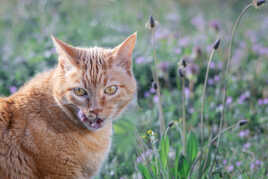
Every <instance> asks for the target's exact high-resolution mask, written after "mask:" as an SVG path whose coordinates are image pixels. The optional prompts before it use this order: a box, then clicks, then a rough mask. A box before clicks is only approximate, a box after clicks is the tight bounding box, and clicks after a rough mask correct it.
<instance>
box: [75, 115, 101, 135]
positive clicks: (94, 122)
mask: <svg viewBox="0 0 268 179" xmlns="http://www.w3.org/2000/svg"><path fill="white" fill-rule="evenodd" d="M78 119H79V120H80V122H81V123H82V124H83V125H84V126H85V127H86V128H87V129H88V130H90V131H96V130H98V129H101V128H102V127H103V126H104V124H105V120H104V119H101V118H98V117H97V118H95V119H89V118H87V117H86V115H85V114H84V113H83V112H82V111H81V110H79V112H78Z"/></svg>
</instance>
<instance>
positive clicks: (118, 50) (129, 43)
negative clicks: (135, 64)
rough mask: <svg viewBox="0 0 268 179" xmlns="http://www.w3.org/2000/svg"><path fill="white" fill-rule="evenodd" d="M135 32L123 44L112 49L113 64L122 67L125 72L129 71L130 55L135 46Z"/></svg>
mask: <svg viewBox="0 0 268 179" xmlns="http://www.w3.org/2000/svg"><path fill="white" fill-rule="evenodd" d="M136 39H137V32H135V33H134V34H132V35H130V36H129V37H128V38H127V39H126V40H125V41H124V42H122V43H121V44H120V45H118V46H117V47H115V48H114V49H113V54H114V55H113V63H114V64H116V65H118V66H121V67H123V68H124V69H126V70H127V71H129V70H131V65H132V53H133V49H134V47H135V44H136Z"/></svg>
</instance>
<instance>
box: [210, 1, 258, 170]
mask: <svg viewBox="0 0 268 179" xmlns="http://www.w3.org/2000/svg"><path fill="white" fill-rule="evenodd" d="M253 5H254V4H253V3H249V4H248V5H247V6H246V7H245V8H244V9H243V10H242V12H241V13H240V15H239V16H238V18H237V19H236V21H235V23H234V25H233V28H232V34H231V41H230V45H229V48H228V57H227V62H226V68H225V73H224V75H223V79H224V88H223V101H222V103H223V108H222V113H221V119H220V124H219V130H218V137H217V144H216V153H215V155H214V158H213V162H212V165H211V168H210V173H211V172H212V168H214V165H215V163H216V156H217V155H218V154H219V146H220V141H221V138H222V134H223V132H222V130H223V124H224V121H225V108H226V98H227V95H226V94H227V79H226V78H227V75H228V73H229V71H230V64H231V58H232V47H233V40H234V35H235V32H236V30H237V28H238V26H239V24H240V21H241V19H242V17H243V16H244V15H245V14H246V12H247V11H248V9H249V8H250V7H252V6H253Z"/></svg>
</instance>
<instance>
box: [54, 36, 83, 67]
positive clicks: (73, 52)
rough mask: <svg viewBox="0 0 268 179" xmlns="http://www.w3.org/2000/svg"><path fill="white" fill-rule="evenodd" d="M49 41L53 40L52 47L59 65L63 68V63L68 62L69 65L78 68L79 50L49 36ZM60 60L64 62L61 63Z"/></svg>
mask: <svg viewBox="0 0 268 179" xmlns="http://www.w3.org/2000/svg"><path fill="white" fill-rule="evenodd" d="M51 39H52V40H53V43H54V46H55V47H56V51H57V53H58V55H59V57H60V58H59V60H60V61H59V63H62V64H61V66H62V67H63V66H64V64H66V63H65V62H66V61H67V62H69V64H71V65H73V66H75V67H79V49H77V48H75V47H73V46H71V45H69V44H67V43H65V42H63V41H61V40H59V39H57V38H56V37H54V36H53V35H51ZM61 60H63V61H65V62H62V61H61Z"/></svg>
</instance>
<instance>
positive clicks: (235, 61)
mask: <svg viewBox="0 0 268 179" xmlns="http://www.w3.org/2000/svg"><path fill="white" fill-rule="evenodd" d="M262 2H265V1H263V0H259V1H257V0H254V1H252V2H251V1H250V0H247V1H238V0H227V1H224V2H223V1H220V0H218V1H211V0H202V1H197V0H177V1H175V0H166V1H161V0H155V1H153V0H136V1H123V0H107V1H97V0H91V1H85V0H76V1H60V0H51V1H46V0H44V1H43V0H42V1H41V0H40V1H34V0H20V1H7V0H4V1H3V2H1V7H0V29H1V31H0V52H1V54H2V55H1V56H0V94H1V95H3V96H7V95H9V94H11V93H14V92H15V91H16V90H17V88H19V87H20V86H21V85H23V84H24V83H25V82H26V81H27V80H29V78H31V77H32V76H33V75H35V74H36V73H39V72H41V71H44V70H46V69H49V68H51V67H53V66H54V65H55V64H56V63H57V60H56V53H55V49H54V47H53V44H52V41H51V39H50V35H51V34H54V35H55V36H56V37H58V38H59V39H61V40H64V41H66V42H68V43H71V44H73V45H78V46H95V45H97V46H104V47H113V46H114V45H116V44H118V43H120V42H121V41H122V40H123V39H124V38H125V37H127V36H128V35H130V34H131V33H133V32H135V31H137V32H138V41H137V45H136V48H135V53H134V56H133V65H134V73H135V76H136V79H137V81H138V86H139V88H138V93H137V97H136V99H135V100H134V101H133V103H132V104H131V105H130V106H129V109H128V110H127V111H126V112H125V113H124V114H123V115H122V116H121V118H120V119H119V120H117V121H116V122H115V124H114V137H113V146H112V152H111V153H110V155H109V157H108V159H107V162H106V163H105V165H104V166H103V169H102V171H101V173H100V175H99V176H98V177H97V178H103V179H106V178H107V179H108V178H114V179H117V178H120V179H128V178H135V179H136V178H146V179H151V178H152V179H154V178H159V179H160V178H167V179H168V178H170V179H173V178H243V179H244V178H267V176H268V160H267V159H268V152H267V148H268V139H267V134H268V131H267V128H268V117H267V112H268V80H267V74H268V13H267V12H268V6H267V5H266V4H262ZM248 4H250V5H249V6H247V5H248ZM245 7H246V8H247V9H246V10H245V11H244V12H245V13H243V14H242V15H243V17H242V16H241V17H242V18H241V19H239V20H238V21H237V18H238V17H239V15H240V14H241V12H242V11H243V9H245ZM150 16H152V17H151V18H150ZM235 23H236V25H235V26H233V25H234V24H235ZM233 27H234V28H233ZM232 29H233V30H232ZM218 39H221V41H220V43H219V40H218ZM231 44H232V46H231ZM227 64H228V65H227Z"/></svg>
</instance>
